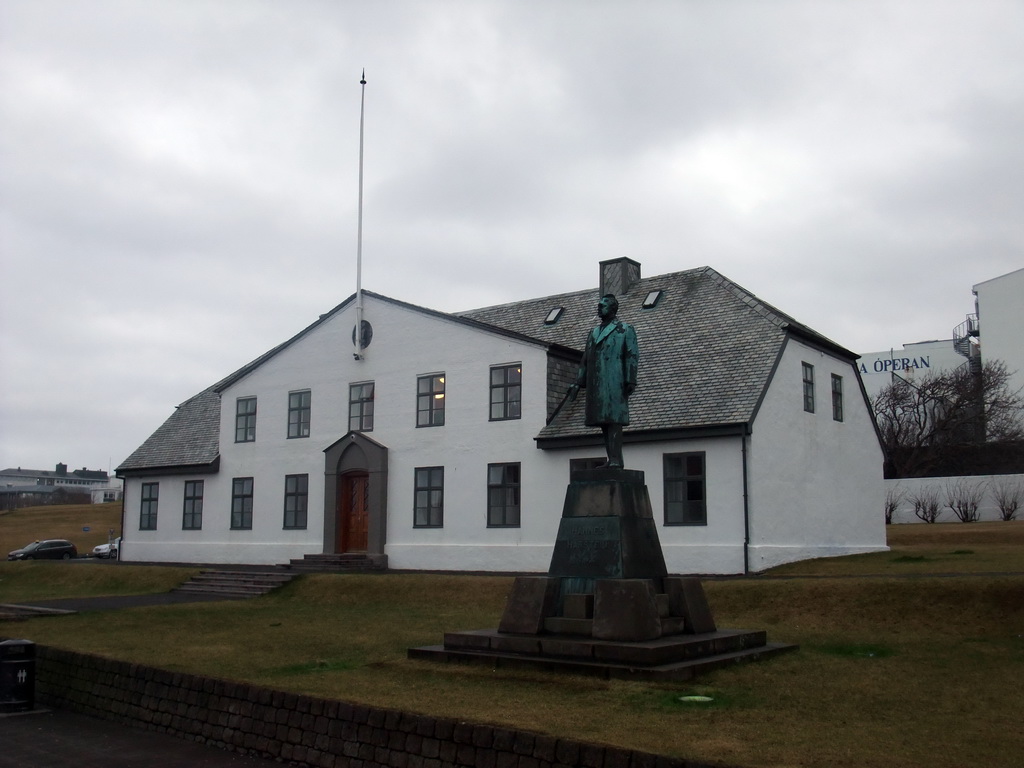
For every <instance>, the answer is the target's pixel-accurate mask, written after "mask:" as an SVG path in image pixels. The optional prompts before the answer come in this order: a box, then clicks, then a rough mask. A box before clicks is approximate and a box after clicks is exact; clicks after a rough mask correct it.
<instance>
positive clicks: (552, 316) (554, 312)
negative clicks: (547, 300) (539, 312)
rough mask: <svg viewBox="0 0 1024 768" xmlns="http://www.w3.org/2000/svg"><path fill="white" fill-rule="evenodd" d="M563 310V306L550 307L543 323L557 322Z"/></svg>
mask: <svg viewBox="0 0 1024 768" xmlns="http://www.w3.org/2000/svg"><path fill="white" fill-rule="evenodd" d="M564 311H565V307H552V309H551V311H550V312H548V315H547V317H545V318H544V325H554V324H555V323H557V322H558V319H559V318H560V317H561V316H562V313H563V312H564Z"/></svg>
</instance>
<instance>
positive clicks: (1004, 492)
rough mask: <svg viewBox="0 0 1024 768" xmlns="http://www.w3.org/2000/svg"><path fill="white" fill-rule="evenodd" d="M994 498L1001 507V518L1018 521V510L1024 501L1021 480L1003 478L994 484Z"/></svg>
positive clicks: (1023, 487)
mask: <svg viewBox="0 0 1024 768" xmlns="http://www.w3.org/2000/svg"><path fill="white" fill-rule="evenodd" d="M992 497H993V498H994V499H995V501H996V506H997V507H999V517H1000V518H1002V519H1003V520H1006V521H1010V520H1016V519H1017V510H1018V509H1020V505H1021V501H1024V485H1021V482H1020V480H1011V479H1010V478H1008V477H1001V478H999V479H998V480H995V481H994V482H993V483H992Z"/></svg>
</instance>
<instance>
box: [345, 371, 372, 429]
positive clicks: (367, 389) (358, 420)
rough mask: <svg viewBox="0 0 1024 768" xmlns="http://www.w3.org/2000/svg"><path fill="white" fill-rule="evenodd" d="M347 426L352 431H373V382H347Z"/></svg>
mask: <svg viewBox="0 0 1024 768" xmlns="http://www.w3.org/2000/svg"><path fill="white" fill-rule="evenodd" d="M348 428H349V429H350V430H351V431H352V432H372V431H373V382H372V381H368V382H365V383H363V384H349V386H348Z"/></svg>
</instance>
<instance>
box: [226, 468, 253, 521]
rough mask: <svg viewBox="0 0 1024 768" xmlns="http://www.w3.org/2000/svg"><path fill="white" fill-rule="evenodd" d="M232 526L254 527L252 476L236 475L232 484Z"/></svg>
mask: <svg viewBox="0 0 1024 768" xmlns="http://www.w3.org/2000/svg"><path fill="white" fill-rule="evenodd" d="M231 527H232V528H235V529H239V530H251V529H252V478H251V477H236V478H235V479H234V480H233V481H232V485H231Z"/></svg>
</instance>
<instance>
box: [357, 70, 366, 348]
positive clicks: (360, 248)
mask: <svg viewBox="0 0 1024 768" xmlns="http://www.w3.org/2000/svg"><path fill="white" fill-rule="evenodd" d="M359 85H360V89H361V92H360V95H359V213H358V223H357V225H356V333H355V337H356V338H355V344H356V351H355V353H354V357H355V359H356V360H362V359H363V354H362V352H363V115H364V110H365V107H366V70H365V69H364V70H363V74H362V77H361V79H360V80H359Z"/></svg>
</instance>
